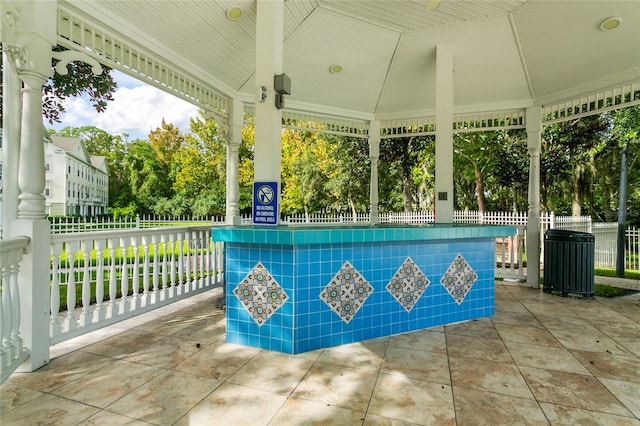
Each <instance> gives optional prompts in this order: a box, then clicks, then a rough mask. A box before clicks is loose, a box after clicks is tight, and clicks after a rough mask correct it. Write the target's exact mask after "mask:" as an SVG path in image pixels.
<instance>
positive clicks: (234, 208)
mask: <svg viewBox="0 0 640 426" xmlns="http://www.w3.org/2000/svg"><path fill="white" fill-rule="evenodd" d="M243 125H244V104H243V103H242V101H239V100H237V99H233V100H232V101H231V108H230V111H229V133H228V135H227V200H226V205H227V217H226V222H227V224H228V225H240V224H241V223H242V219H241V217H240V210H239V208H238V202H239V201H240V183H239V182H238V167H239V160H238V148H240V144H241V143H242V126H243Z"/></svg>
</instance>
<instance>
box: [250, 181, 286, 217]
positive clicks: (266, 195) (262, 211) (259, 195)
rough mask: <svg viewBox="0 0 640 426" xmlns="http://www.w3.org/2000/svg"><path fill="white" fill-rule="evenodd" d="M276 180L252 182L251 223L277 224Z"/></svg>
mask: <svg viewBox="0 0 640 426" xmlns="http://www.w3.org/2000/svg"><path fill="white" fill-rule="evenodd" d="M279 214H280V213H279V212H278V182H254V183H253V224H254V225H277V224H278V216H279Z"/></svg>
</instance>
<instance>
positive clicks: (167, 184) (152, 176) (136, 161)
mask: <svg viewBox="0 0 640 426" xmlns="http://www.w3.org/2000/svg"><path fill="white" fill-rule="evenodd" d="M123 166H124V168H125V169H126V172H127V173H128V175H129V183H130V187H131V193H132V195H133V200H134V201H135V204H136V207H137V212H138V213H152V212H156V213H158V211H157V208H156V205H157V204H158V203H161V204H162V202H163V201H162V200H168V199H171V198H172V196H173V192H172V190H171V181H170V179H169V177H168V176H167V173H166V167H164V166H163V165H162V164H160V162H159V161H158V159H157V156H156V152H155V151H154V149H153V148H152V147H151V145H149V144H148V143H147V142H146V141H143V140H136V141H134V142H132V143H131V144H129V149H128V152H127V155H126V157H125V159H124V163H123Z"/></svg>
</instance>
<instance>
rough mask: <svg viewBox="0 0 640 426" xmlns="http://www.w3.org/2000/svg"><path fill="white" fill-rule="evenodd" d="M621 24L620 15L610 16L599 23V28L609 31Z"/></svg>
mask: <svg viewBox="0 0 640 426" xmlns="http://www.w3.org/2000/svg"><path fill="white" fill-rule="evenodd" d="M620 25H622V18H621V17H620V16H610V17H608V18H607V19H605V20H604V21H602V22H601V23H600V29H601V30H602V31H611V30H615V29H616V28H618V27H619V26H620Z"/></svg>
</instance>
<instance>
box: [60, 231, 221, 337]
mask: <svg viewBox="0 0 640 426" xmlns="http://www.w3.org/2000/svg"><path fill="white" fill-rule="evenodd" d="M222 282H223V250H222V244H221V243H215V242H213V241H212V240H211V226H202V227H170V228H157V229H129V230H118V231H100V232H85V233H72V234H53V235H52V236H51V291H50V308H51V317H50V326H49V330H50V338H51V344H55V343H59V342H61V341H64V340H67V339H70V338H72V337H75V336H78V335H81V334H84V333H87V332H89V331H93V330H96V329H99V328H102V327H104V326H106V325H109V324H112V323H114V322H118V321H121V320H123V319H126V318H130V317H133V316H136V315H139V314H141V313H144V312H147V311H149V310H152V309H155V308H158V307H160V306H164V305H167V304H169V303H172V302H174V301H176V300H179V299H182V298H185V297H189V296H192V295H195V294H197V293H200V292H203V291H206V290H209V289H212V288H214V287H217V286H220V285H221V284H222Z"/></svg>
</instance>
